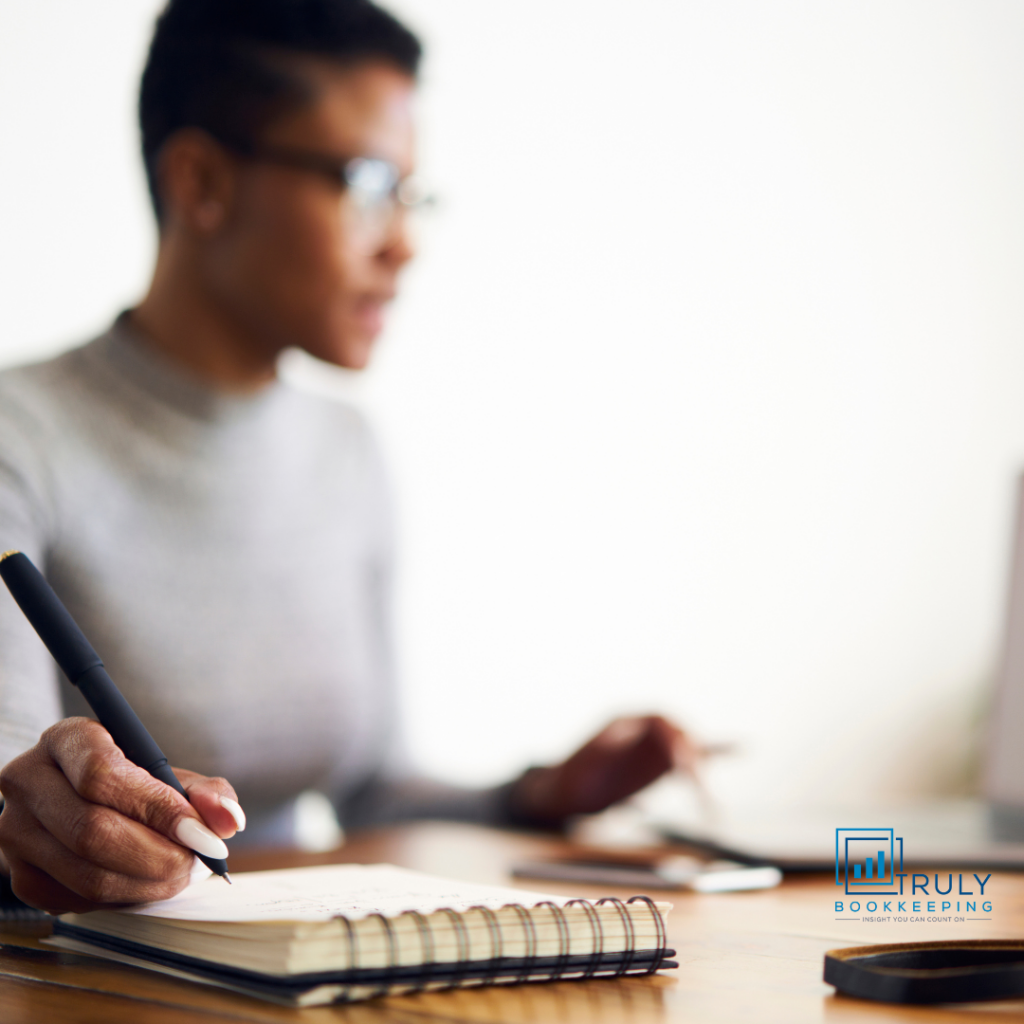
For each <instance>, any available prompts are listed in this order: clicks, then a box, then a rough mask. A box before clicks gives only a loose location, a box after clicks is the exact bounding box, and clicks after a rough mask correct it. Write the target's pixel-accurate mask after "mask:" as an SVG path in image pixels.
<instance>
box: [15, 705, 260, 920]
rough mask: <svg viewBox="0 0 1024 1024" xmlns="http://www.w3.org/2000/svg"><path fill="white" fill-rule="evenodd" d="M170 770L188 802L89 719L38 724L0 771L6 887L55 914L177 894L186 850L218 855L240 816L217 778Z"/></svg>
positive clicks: (186, 866)
mask: <svg viewBox="0 0 1024 1024" xmlns="http://www.w3.org/2000/svg"><path fill="white" fill-rule="evenodd" d="M175 774H176V775H177V776H178V778H179V780H180V781H181V784H182V786H183V787H184V788H185V790H186V791H187V792H188V794H189V798H190V799H191V800H192V803H189V801H188V800H186V799H185V798H184V797H183V796H182V795H181V794H180V793H177V792H175V791H174V790H173V789H171V788H170V786H166V785H164V783H162V782H159V781H158V780H157V779H154V778H153V776H151V775H150V774H149V773H148V772H147V771H145V770H144V769H142V768H139V767H138V766H136V765H134V764H132V763H131V761H129V760H128V759H127V758H126V757H125V756H124V754H122V753H121V751H120V749H119V748H118V747H117V746H115V744H114V741H113V740H112V739H111V738H110V734H109V733H108V732H107V731H106V729H104V728H103V727H102V726H101V725H100V724H99V723H98V722H94V721H93V720H92V719H89V718H66V719H64V720H63V721H61V722H58V723H57V724H56V725H54V726H52V727H51V728H49V729H47V730H46V732H44V733H43V735H42V736H41V737H40V739H39V742H38V743H37V744H36V745H35V746H34V747H32V749H31V750H27V751H26V752H25V753H24V754H21V755H20V756H19V757H16V758H14V760H12V761H11V762H10V763H8V764H7V765H6V766H5V767H4V769H3V771H2V772H0V792H2V793H3V798H4V808H3V813H0V851H2V852H3V855H4V857H5V858H6V861H7V867H8V869H9V871H10V876H11V886H12V888H13V890H14V894H15V895H16V896H17V897H18V898H19V899H21V900H23V901H24V902H25V903H28V904H29V905H31V906H33V907H38V908H39V909H41V910H47V911H49V912H50V913H51V914H60V913H65V912H67V911H75V912H82V911H86V910H96V909H99V908H100V907H104V906H107V907H109V906H111V905H118V904H120V905H123V904H127V903H144V902H147V901H149V900H160V899H167V898H168V897H169V896H173V895H174V894H175V893H177V892H180V891H181V890H182V889H183V888H184V887H185V886H186V885H187V884H188V881H189V877H190V874H191V870H192V865H193V861H194V856H193V852H192V851H193V850H194V849H198V851H199V852H200V853H203V854H206V855H207V856H212V857H226V856H227V848H226V847H225V846H224V844H223V842H222V841H221V840H222V839H227V838H229V837H230V836H232V835H234V834H235V832H236V830H237V828H238V826H239V825H242V826H243V827H244V821H245V819H244V816H242V815H241V809H240V808H239V807H238V802H237V798H236V796H235V791H234V790H233V789H232V788H231V786H230V785H229V784H228V783H227V782H226V781H225V780H224V779H214V778H207V777H206V776H202V775H196V774H194V773H192V772H186V771H180V770H178V769H175ZM225 800H226V801H227V805H225V804H224V802H223V801H225ZM218 837H219V838H218Z"/></svg>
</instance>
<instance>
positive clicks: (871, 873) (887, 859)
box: [836, 828, 903, 896]
mask: <svg viewBox="0 0 1024 1024" xmlns="http://www.w3.org/2000/svg"><path fill="white" fill-rule="evenodd" d="M902 878H903V837H902V836H897V835H894V834H893V830H892V829H891V828H837V829H836V885H842V886H844V892H845V893H846V894H847V895H848V896H898V895H899V894H900V890H901V887H902Z"/></svg>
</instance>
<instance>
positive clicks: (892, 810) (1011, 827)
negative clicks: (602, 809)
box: [654, 476, 1024, 872]
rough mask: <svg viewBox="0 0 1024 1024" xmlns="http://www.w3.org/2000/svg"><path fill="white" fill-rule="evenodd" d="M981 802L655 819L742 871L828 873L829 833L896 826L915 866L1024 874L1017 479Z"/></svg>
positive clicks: (1023, 614)
mask: <svg viewBox="0 0 1024 1024" xmlns="http://www.w3.org/2000/svg"><path fill="white" fill-rule="evenodd" d="M984 746H985V750H984V758H985V760H984V766H983V773H982V793H981V797H980V798H979V799H974V800H950V801H929V802H921V803H919V804H912V805H905V804H901V805H894V806H889V807H885V806H881V805H880V806H877V807H867V808H865V807H858V808H856V809H855V810H850V809H844V808H842V807H825V808H822V809H821V810H817V811H803V812H798V813H793V814H790V813H786V812H783V813H780V812H779V811H778V810H773V811H772V812H771V813H770V815H769V814H768V813H765V815H764V816H763V817H760V816H759V814H758V812H744V813H743V814H742V816H737V817H735V818H732V819H730V818H729V817H726V818H725V819H724V820H723V821H722V822H720V823H716V824H715V825H714V826H713V827H699V826H695V825H693V824H692V823H686V822H683V821H671V820H664V819H662V820H659V821H657V822H655V823H654V824H655V827H656V828H657V829H658V831H660V832H661V834H662V835H663V836H664V837H665V838H666V839H669V840H671V841H673V842H677V843H682V844H684V845H686V846H689V847H694V848H696V849H698V850H700V851H701V852H704V853H707V854H711V855H712V856H714V857H716V858H723V859H728V860H735V861H739V862H740V863H743V864H773V865H775V866H777V867H780V868H782V870H783V871H787V872H793V871H831V870H833V868H834V866H835V862H836V845H835V844H836V829H837V828H842V827H846V826H849V827H853V826H864V827H869V828H875V827H878V826H882V825H885V826H887V827H889V826H895V827H896V829H897V831H899V832H901V833H902V834H903V835H904V836H905V837H906V839H907V843H908V853H910V851H911V850H912V856H913V862H914V864H915V865H919V866H921V867H942V868H960V869H965V868H988V869H992V870H1004V871H1006V870H1009V871H1024V476H1021V478H1020V479H1019V480H1018V485H1017V496H1016V519H1015V529H1014V544H1013V565H1012V569H1011V575H1010V588H1009V595H1008V600H1007V608H1006V615H1005V624H1004V635H1003V651H1002V659H1001V663H1000V669H999V674H998V677H997V684H996V693H995V699H994V700H993V702H992V706H991V708H990V710H989V715H988V723H987V737H986V743H985V745H984Z"/></svg>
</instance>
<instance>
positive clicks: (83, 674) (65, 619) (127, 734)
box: [0, 551, 231, 882]
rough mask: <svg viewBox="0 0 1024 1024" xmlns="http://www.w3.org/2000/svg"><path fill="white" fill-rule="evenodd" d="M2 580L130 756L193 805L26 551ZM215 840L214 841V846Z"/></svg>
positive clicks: (7, 562) (219, 867) (218, 862)
mask: <svg viewBox="0 0 1024 1024" xmlns="http://www.w3.org/2000/svg"><path fill="white" fill-rule="evenodd" d="M0 577H3V581H4V583H6V584H7V589H8V590H9V591H10V592H11V594H12V596H13V597H14V600H15V601H17V602H18V605H19V607H20V608H21V610H22V611H23V612H24V613H25V618H27V619H28V621H29V622H30V623H31V624H32V627H33V629H35V631H36V632H37V633H38V634H39V638H40V639H41V640H42V641H43V643H44V644H46V646H47V648H48V649H49V651H50V653H51V654H52V655H53V660H54V661H56V662H57V664H58V665H59V666H60V667H61V670H62V671H63V673H64V675H66V676H67V677H68V681H69V682H70V683H71V685H72V686H77V687H78V689H79V690H80V691H81V693H82V696H83V697H84V698H85V699H86V700H87V701H88V702H89V706H90V707H91V708H92V709H93V711H95V712H96V717H97V719H98V720H99V723H100V725H102V726H103V728H104V729H106V730H107V732H109V733H110V735H111V737H112V738H113V740H114V742H115V743H116V744H117V745H118V746H119V747H120V748H121V751H122V753H123V754H124V756H125V757H127V758H128V760H129V761H131V762H132V764H137V765H138V766H139V767H140V768H144V769H145V770H146V771H147V772H149V774H150V775H152V776H153V778H155V779H159V780H160V781H161V782H163V783H166V784H167V785H168V786H170V787H171V789H176V790H177V791H178V792H179V793H180V794H181V795H182V796H183V797H184V798H185V799H186V800H188V793H186V792H185V789H184V787H183V786H182V784H181V783H180V782H179V781H178V778H177V776H176V775H175V774H174V772H173V771H172V770H171V766H170V765H169V764H168V763H167V758H166V757H165V756H164V753H163V751H162V750H161V749H160V748H159V747H158V746H157V745H156V741H155V740H154V739H153V737H152V736H150V735H149V732H148V730H147V729H146V727H145V726H144V725H143V724H142V722H141V721H139V716H138V715H137V714H135V712H134V711H132V708H131V705H130V704H129V703H128V701H126V700H125V699H124V695H123V694H122V693H121V691H120V690H119V689H118V688H117V687H116V686H115V685H114V681H113V680H112V679H111V678H110V676H109V675H107V670H106V669H105V668H104V667H103V662H102V661H100V657H99V655H98V654H97V653H96V652H95V651H94V650H93V649H92V645H91V644H90V643H89V641H88V640H86V639H85V634H84V633H82V631H81V630H80V629H79V628H78V624H77V623H76V622H75V620H74V619H73V618H72V617H71V613H70V612H69V611H68V610H67V608H65V607H64V605H63V604H62V603H61V600H60V598H59V597H57V595H56V594H55V593H54V592H53V589H52V588H51V586H50V584H49V583H47V582H46V580H45V579H44V578H43V574H42V573H41V572H40V571H39V570H38V569H37V568H36V567H35V566H34V565H33V564H32V562H31V560H30V559H29V558H28V557H27V556H26V555H24V554H22V553H21V552H20V551H6V552H4V553H3V554H2V555H0ZM213 838H214V837H213V836H212V835H211V836H210V839H211V841H212V839H213ZM194 852H195V854H196V856H197V857H198V858H199V859H200V860H201V861H202V862H203V863H204V864H205V865H206V866H207V867H208V868H209V869H210V870H211V871H213V872H215V873H216V874H218V875H220V876H221V878H223V879H224V880H225V881H227V882H230V881H231V879H230V878H229V877H228V862H227V861H226V860H222V859H220V858H218V857H207V856H205V855H204V854H202V853H200V852H199V851H198V850H196V851H194Z"/></svg>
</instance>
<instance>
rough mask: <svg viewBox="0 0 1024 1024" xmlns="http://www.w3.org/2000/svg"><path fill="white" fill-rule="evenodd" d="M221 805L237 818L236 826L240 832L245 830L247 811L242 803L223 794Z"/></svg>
mask: <svg viewBox="0 0 1024 1024" xmlns="http://www.w3.org/2000/svg"><path fill="white" fill-rule="evenodd" d="M220 805H221V807H223V808H224V810H225V811H227V812H228V814H230V815H231V817H232V818H234V819H235V828H237V829H238V831H239V832H244V831H245V811H243V810H242V805H241V804H240V803H239V802H238V801H237V800H232V799H231V797H229V796H222V797H221V798H220Z"/></svg>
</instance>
